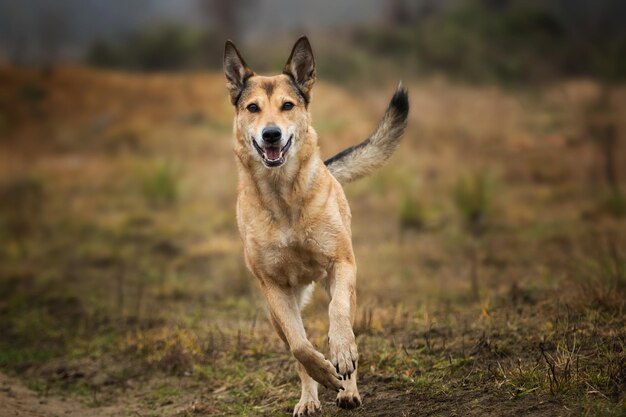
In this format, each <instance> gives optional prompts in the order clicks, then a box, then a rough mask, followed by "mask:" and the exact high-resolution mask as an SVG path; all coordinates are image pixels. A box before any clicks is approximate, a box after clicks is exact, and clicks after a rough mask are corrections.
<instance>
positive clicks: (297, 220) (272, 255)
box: [224, 38, 361, 415]
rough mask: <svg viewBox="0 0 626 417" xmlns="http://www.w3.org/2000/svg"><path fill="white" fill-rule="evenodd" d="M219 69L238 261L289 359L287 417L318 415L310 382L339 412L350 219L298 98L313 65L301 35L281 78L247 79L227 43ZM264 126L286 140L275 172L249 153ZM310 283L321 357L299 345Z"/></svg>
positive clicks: (351, 382) (349, 368)
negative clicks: (322, 314) (325, 343)
mask: <svg viewBox="0 0 626 417" xmlns="http://www.w3.org/2000/svg"><path fill="white" fill-rule="evenodd" d="M224 69H225V72H226V76H227V79H228V87H229V90H230V94H231V101H232V103H233V104H234V105H235V108H236V113H237V114H236V117H235V122H234V131H235V146H234V150H235V156H236V163H237V170H238V175H239V186H238V198H237V222H238V226H239V230H240V233H241V238H242V240H243V246H244V254H245V261H246V264H247V266H248V268H249V269H250V271H251V272H252V274H253V275H254V276H255V277H256V278H257V279H258V280H259V283H260V285H261V289H262V291H263V293H264V295H265V298H266V300H267V303H268V306H269V311H270V318H271V321H272V324H273V326H274V327H275V329H276V331H277V333H278V335H279V336H280V337H281V339H282V340H283V341H284V342H285V344H286V346H287V347H288V348H289V349H290V351H291V352H292V353H293V355H294V357H295V358H296V360H297V362H298V374H299V376H300V379H301V382H302V397H301V399H300V402H298V404H297V405H296V407H295V409H294V415H312V414H314V413H316V412H317V411H319V408H320V404H319V400H318V398H317V383H320V384H322V385H324V386H326V387H327V388H330V389H334V390H337V391H340V392H339V394H338V397H337V404H338V405H339V406H341V407H344V408H354V407H357V406H359V405H360V404H361V399H360V396H359V393H358V389H357V385H356V367H357V363H358V352H357V346H356V341H355V337H354V333H353V330H352V325H353V322H354V314H355V308H356V289H355V285H356V264H355V258H354V253H353V250H352V240H351V230H350V220H351V214H350V208H349V206H348V202H347V200H346V197H345V194H344V192H343V189H342V187H341V185H340V183H339V181H337V178H335V177H334V176H333V175H332V174H331V171H329V169H327V168H326V166H325V164H324V162H323V161H322V159H321V158H320V155H319V149H318V143H317V134H316V133H315V131H314V130H313V128H312V127H311V117H310V113H309V111H308V100H309V98H310V90H311V88H312V86H313V83H314V81H315V66H314V62H313V55H312V52H311V50H310V45H309V43H308V40H306V38H301V39H300V40H299V41H298V42H297V43H296V45H295V46H294V49H293V51H292V54H291V56H290V58H289V60H288V62H287V64H286V65H285V70H284V73H283V74H281V75H277V76H273V77H264V76H259V75H256V74H254V73H253V72H252V71H251V70H250V69H249V68H248V67H247V65H246V64H245V62H244V61H243V59H242V58H241V55H240V54H239V52H238V51H237V50H236V48H235V47H234V45H233V44H232V43H227V45H226V51H225V58H224ZM286 102H289V103H293V104H294V106H293V108H292V109H289V110H284V109H283V108H282V106H283V105H284V103H286ZM250 105H253V106H257V107H256V109H258V111H252V110H255V108H251V107H250ZM251 109H252V110H251ZM267 126H275V127H278V128H279V129H280V130H281V131H282V132H283V137H282V138H281V142H280V147H281V148H282V147H283V146H285V147H286V146H288V145H286V144H285V143H286V142H287V140H288V139H287V138H292V139H291V140H292V141H291V145H290V146H291V147H290V148H289V149H288V151H287V152H286V154H285V161H284V163H283V164H282V165H281V166H278V167H272V168H270V167H268V166H266V164H264V162H263V161H264V159H263V158H264V157H263V156H262V154H260V152H261V151H258V149H255V145H254V143H256V144H257V146H259V144H260V142H262V140H261V139H259V136H260V135H261V134H262V133H261V132H262V131H263V129H264V128H265V127H267ZM253 141H255V142H254V143H253ZM316 282H321V283H323V284H324V285H325V287H326V289H327V291H328V293H329V295H330V298H331V300H330V304H329V322H330V325H329V332H328V337H329V347H330V361H329V360H327V359H326V358H325V357H324V356H323V355H322V354H321V353H319V352H318V351H317V350H316V349H315V347H314V346H313V345H312V344H311V343H310V342H309V340H308V339H307V337H306V333H305V330H304V326H303V323H302V318H301V309H302V307H303V304H304V302H305V299H306V298H307V294H308V293H309V292H310V289H311V285H312V284H314V283H316Z"/></svg>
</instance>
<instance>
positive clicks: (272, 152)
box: [265, 147, 280, 161]
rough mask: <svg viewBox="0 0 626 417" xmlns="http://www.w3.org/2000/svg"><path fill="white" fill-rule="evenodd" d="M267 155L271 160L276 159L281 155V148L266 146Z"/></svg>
mask: <svg viewBox="0 0 626 417" xmlns="http://www.w3.org/2000/svg"><path fill="white" fill-rule="evenodd" d="M265 157H266V158H267V159H269V160H270V161H274V160H276V159H278V158H279V157H280V148H274V147H271V148H265Z"/></svg>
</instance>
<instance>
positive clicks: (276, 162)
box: [252, 135, 293, 168]
mask: <svg viewBox="0 0 626 417" xmlns="http://www.w3.org/2000/svg"><path fill="white" fill-rule="evenodd" d="M292 139H293V135H291V136H290V137H289V140H288V141H287V143H286V144H285V146H283V147H282V148H280V150H278V148H277V147H275V146H271V147H265V148H263V147H261V146H260V145H259V144H258V143H257V142H256V140H255V139H254V137H253V138H252V145H253V146H254V149H256V151H257V152H258V153H259V155H261V159H262V160H263V164H265V166H266V167H268V168H276V167H279V166H281V165H282V164H284V163H285V155H286V154H287V151H289V149H290V148H291V142H292ZM276 151H278V155H277V156H275V157H274V153H276Z"/></svg>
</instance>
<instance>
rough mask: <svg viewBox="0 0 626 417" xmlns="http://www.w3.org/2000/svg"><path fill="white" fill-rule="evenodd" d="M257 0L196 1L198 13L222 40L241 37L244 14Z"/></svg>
mask: <svg viewBox="0 0 626 417" xmlns="http://www.w3.org/2000/svg"><path fill="white" fill-rule="evenodd" d="M256 4H257V0H198V5H199V8H200V11H201V12H202V14H203V16H204V18H205V20H206V21H207V24H208V25H209V27H210V26H212V25H214V26H215V28H216V29H217V35H218V37H220V38H222V39H228V38H235V39H238V38H239V37H240V36H241V28H242V23H243V17H244V15H245V12H249V11H250V9H252V8H254V7H255V6H256Z"/></svg>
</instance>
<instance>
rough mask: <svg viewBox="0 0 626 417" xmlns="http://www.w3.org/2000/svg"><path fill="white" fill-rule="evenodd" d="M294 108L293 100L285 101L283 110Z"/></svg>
mask: <svg viewBox="0 0 626 417" xmlns="http://www.w3.org/2000/svg"><path fill="white" fill-rule="evenodd" d="M291 109H293V103H292V102H291V101H286V102H284V103H283V107H282V110H291Z"/></svg>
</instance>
